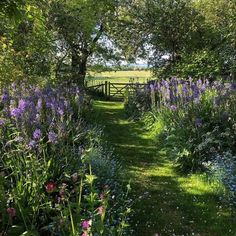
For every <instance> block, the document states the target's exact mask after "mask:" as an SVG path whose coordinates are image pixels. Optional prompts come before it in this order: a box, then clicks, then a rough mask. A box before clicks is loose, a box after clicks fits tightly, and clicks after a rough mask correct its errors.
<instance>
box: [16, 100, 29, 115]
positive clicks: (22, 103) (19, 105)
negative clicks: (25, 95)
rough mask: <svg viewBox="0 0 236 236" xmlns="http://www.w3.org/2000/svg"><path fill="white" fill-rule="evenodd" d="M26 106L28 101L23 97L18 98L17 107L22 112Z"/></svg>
mask: <svg viewBox="0 0 236 236" xmlns="http://www.w3.org/2000/svg"><path fill="white" fill-rule="evenodd" d="M27 107H28V102H27V101H26V100H25V99H20V100H19V104H18V108H19V109H20V110H21V111H22V112H24V111H25V109H26V108H27Z"/></svg>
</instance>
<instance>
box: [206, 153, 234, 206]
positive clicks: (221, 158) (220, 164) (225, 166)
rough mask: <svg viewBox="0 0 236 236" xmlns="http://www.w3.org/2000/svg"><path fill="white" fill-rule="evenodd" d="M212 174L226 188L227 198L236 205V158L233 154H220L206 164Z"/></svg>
mask: <svg viewBox="0 0 236 236" xmlns="http://www.w3.org/2000/svg"><path fill="white" fill-rule="evenodd" d="M206 165H207V166H208V168H210V172H211V174H213V175H214V176H215V177H216V179H218V180H219V181H220V182H222V183H223V184H224V186H225V187H226V197H228V200H229V202H230V203H231V204H232V205H234V206H235V204H236V185H235V181H236V157H235V156H234V155H232V153H231V152H224V153H222V154H218V155H217V156H216V157H215V160H214V161H213V162H208V163H206Z"/></svg>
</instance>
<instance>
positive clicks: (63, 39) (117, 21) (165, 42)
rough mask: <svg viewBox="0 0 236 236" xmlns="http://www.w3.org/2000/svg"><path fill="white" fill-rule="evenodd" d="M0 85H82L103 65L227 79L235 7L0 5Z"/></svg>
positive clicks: (151, 1)
mask: <svg viewBox="0 0 236 236" xmlns="http://www.w3.org/2000/svg"><path fill="white" fill-rule="evenodd" d="M0 19H1V21H0V43H1V47H0V63H1V65H0V72H1V73H0V79H1V81H2V82H3V81H12V80H15V79H19V78H24V79H27V78H28V79H29V78H30V79H34V78H35V79H39V78H50V80H52V81H54V80H56V79H57V80H64V79H66V80H67V81H68V82H73V83H74V82H75V83H78V84H80V85H83V84H84V79H85V76H86V73H87V70H88V69H89V68H90V67H91V66H93V67H94V66H95V65H97V64H104V62H106V63H107V62H109V63H110V64H112V63H115V62H116V63H117V62H119V61H121V60H122V61H124V60H127V61H132V62H134V61H135V59H136V58H137V57H141V58H143V59H144V60H147V61H148V63H149V66H150V68H151V69H152V70H153V72H154V74H156V75H157V76H158V77H163V76H180V77H187V76H195V77H209V76H210V77H220V76H221V77H222V76H223V77H227V76H228V77H231V78H235V73H236V72H235V71H236V66H235V65H236V62H235V60H236V2H235V1H230V0H191V1H189V0H119V1H113V0H101V1H92V0H86V1H85V0H67V1H64V0H50V1H35V0H19V1H10V0H4V1H1V3H0Z"/></svg>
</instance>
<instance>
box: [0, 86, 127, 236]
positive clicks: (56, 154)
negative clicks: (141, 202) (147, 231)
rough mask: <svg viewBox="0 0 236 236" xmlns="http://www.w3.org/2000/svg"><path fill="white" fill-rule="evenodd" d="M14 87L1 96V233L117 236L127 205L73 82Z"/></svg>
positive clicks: (80, 95)
mask: <svg viewBox="0 0 236 236" xmlns="http://www.w3.org/2000/svg"><path fill="white" fill-rule="evenodd" d="M20 85H21V86H19V85H18V86H16V85H15V84H13V85H12V87H8V88H6V89H5V90H4V91H3V93H2V96H1V131H0V132H1V133H0V134H1V149H0V151H1V159H0V170H1V179H0V184H1V185H0V191H1V193H3V194H2V195H1V199H0V208H1V215H0V217H1V224H0V229H1V232H2V233H3V234H7V235H21V234H28V235H54V234H57V235H81V234H83V235H94V234H97V235H123V234H124V233H125V228H126V227H127V215H128V213H129V211H130V209H129V207H128V205H127V204H128V202H127V200H128V199H127V194H126V193H124V192H123V191H122V187H121V185H120V184H119V183H118V181H117V179H116V178H117V177H118V176H119V174H118V172H117V171H118V170H119V163H117V162H115V161H113V157H112V154H111V153H108V152H107V151H106V150H103V149H102V147H101V143H100V142H99V133H98V131H96V130H94V129H91V127H89V126H88V125H87V124H86V123H85V121H84V120H83V116H82V115H83V112H85V111H86V109H87V108H86V106H85V105H86V101H85V98H84V97H83V95H82V94H81V92H80V90H79V88H78V87H69V88H67V87H65V86H62V87H59V88H50V87H46V88H44V89H40V88H38V87H34V86H29V85H27V84H23V83H21V84H20ZM86 113H87V111H86ZM107 155H108V157H109V160H110V161H111V163H112V164H113V165H114V166H113V169H109V170H108V169H107V168H108V167H107V166H105V164H107V162H108V159H106V156H107ZM101 170H103V171H101ZM116 170H117V171H116ZM113 196H114V197H113ZM116 199H119V201H117V200H116Z"/></svg>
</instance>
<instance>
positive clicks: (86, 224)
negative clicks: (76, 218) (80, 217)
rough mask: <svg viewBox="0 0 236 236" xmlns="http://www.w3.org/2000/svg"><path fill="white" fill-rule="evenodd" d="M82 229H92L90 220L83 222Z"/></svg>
mask: <svg viewBox="0 0 236 236" xmlns="http://www.w3.org/2000/svg"><path fill="white" fill-rule="evenodd" d="M82 227H83V229H85V230H87V229H88V228H89V227H90V224H89V221H88V220H84V221H83V222H82Z"/></svg>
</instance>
